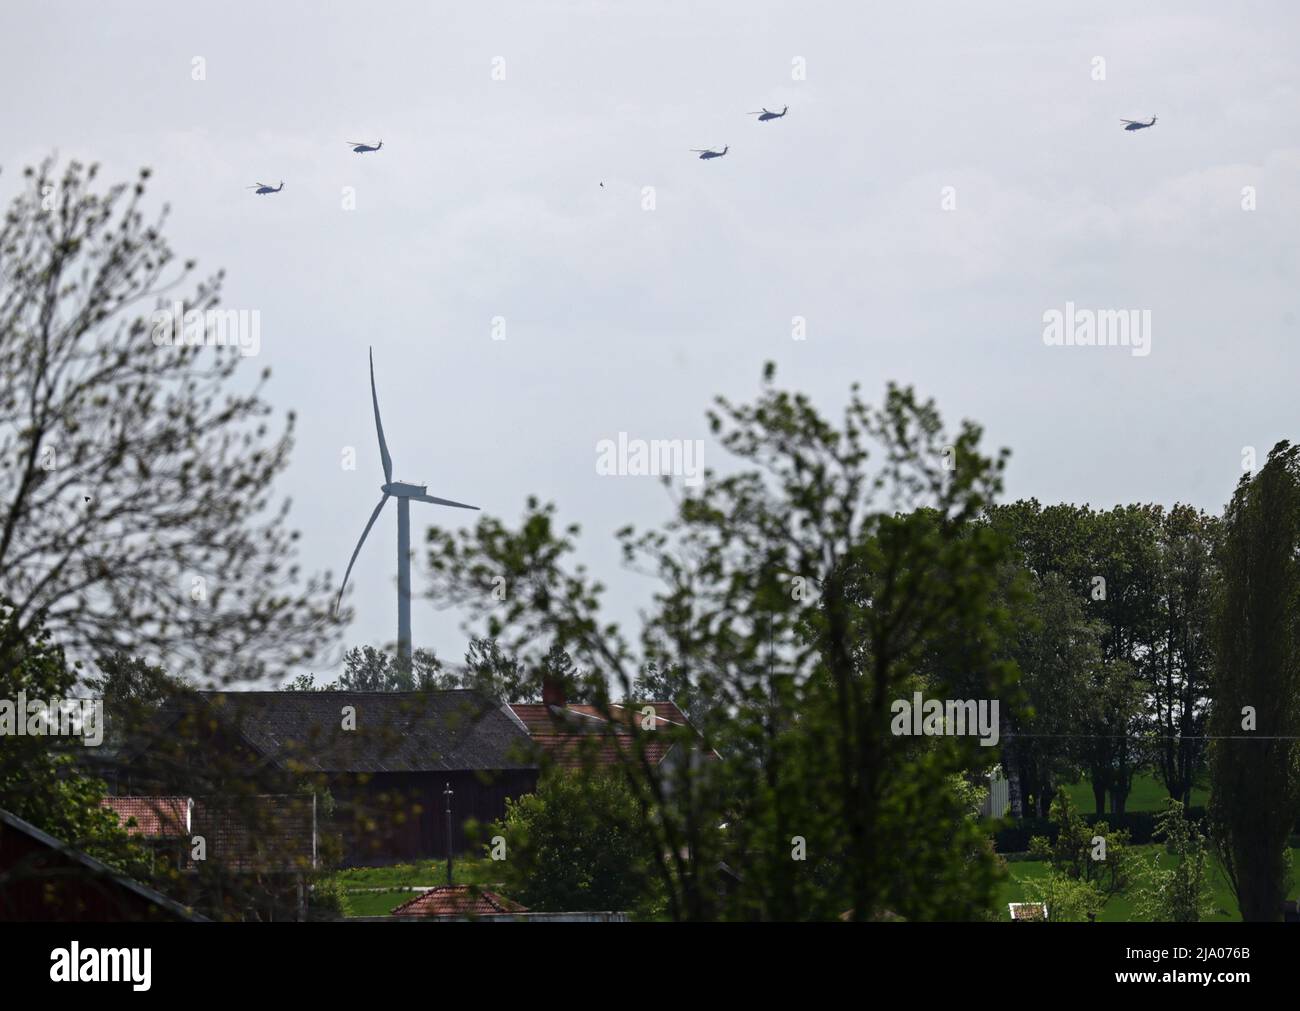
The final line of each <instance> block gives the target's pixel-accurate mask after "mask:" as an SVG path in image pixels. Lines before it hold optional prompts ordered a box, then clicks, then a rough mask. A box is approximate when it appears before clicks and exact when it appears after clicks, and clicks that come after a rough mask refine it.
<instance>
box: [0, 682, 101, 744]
mask: <svg viewBox="0 0 1300 1011" xmlns="http://www.w3.org/2000/svg"><path fill="white" fill-rule="evenodd" d="M0 737H80V738H81V743H82V744H84V745H85V746H86V747H88V748H97V747H99V745H101V744H102V743H103V742H104V700H103V699H50V700H49V701H48V702H47V701H46V700H45V699H29V698H28V697H27V693H26V692H19V693H18V697H17V698H16V699H0Z"/></svg>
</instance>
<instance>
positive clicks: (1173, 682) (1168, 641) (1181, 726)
mask: <svg viewBox="0 0 1300 1011" xmlns="http://www.w3.org/2000/svg"><path fill="white" fill-rule="evenodd" d="M1159 536H1160V568H1159V574H1160V590H1159V600H1160V611H1159V614H1158V621H1159V626H1158V633H1157V639H1156V643H1155V648H1154V651H1153V656H1152V662H1151V663H1150V664H1149V665H1148V668H1147V677H1146V684H1147V687H1148V695H1149V698H1150V700H1151V701H1150V706H1149V708H1150V711H1151V723H1152V725H1153V727H1154V729H1155V733H1156V735H1157V738H1158V743H1157V745H1156V747H1155V749H1154V750H1155V758H1156V768H1157V769H1158V770H1159V772H1160V776H1161V778H1162V779H1163V780H1164V784H1165V787H1166V789H1168V790H1169V795H1170V796H1171V797H1174V798H1175V799H1178V800H1181V801H1182V803H1183V807H1184V809H1186V808H1188V807H1190V806H1191V802H1192V786H1193V784H1194V782H1195V780H1196V777H1197V775H1198V774H1199V773H1200V772H1201V771H1202V770H1203V768H1204V765H1205V754H1206V741H1205V726H1206V720H1207V718H1208V716H1209V709H1210V705H1209V703H1210V695H1211V692H1212V684H1211V674H1212V672H1213V665H1214V656H1213V629H1212V616H1213V597H1214V592H1215V587H1216V584H1217V581H1218V567H1217V564H1216V562H1215V545H1216V543H1217V540H1218V537H1219V521H1218V519H1217V518H1215V517H1213V516H1208V515H1206V514H1205V513H1203V512H1200V511H1198V510H1196V509H1193V508H1192V507H1191V506H1184V505H1177V506H1174V508H1172V509H1171V510H1169V512H1168V513H1165V514H1164V515H1163V517H1162V518H1161V526H1160V531H1159Z"/></svg>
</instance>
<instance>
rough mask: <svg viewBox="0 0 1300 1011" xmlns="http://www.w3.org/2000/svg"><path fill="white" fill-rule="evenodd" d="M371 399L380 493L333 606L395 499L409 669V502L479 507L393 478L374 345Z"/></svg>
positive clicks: (400, 623) (402, 648) (403, 649)
mask: <svg viewBox="0 0 1300 1011" xmlns="http://www.w3.org/2000/svg"><path fill="white" fill-rule="evenodd" d="M370 399H371V401H372V402H373V403H374V406H375V431H376V432H377V433H378V434H379V456H380V459H381V460H382V461H383V465H384V483H383V484H382V485H380V486H379V490H380V491H381V492H383V497H382V498H381V499H380V500H379V504H378V505H377V506H375V511H374V512H372V513H371V514H370V521H369V522H368V523H367V524H366V528H365V529H364V530H362V531H361V539H360V540H359V541H357V546H356V547H355V548H354V549H353V551H352V558H351V559H350V560H349V561H348V567H347V571H346V572H344V573H343V582H342V584H341V585H340V586H339V595H338V599H336V600H335V601H334V610H335V612H336V613H337V612H338V609H339V605H340V604H341V603H342V601H343V590H344V589H345V588H346V587H347V585H348V576H350V575H351V574H352V566H353V565H354V564H355V563H356V560H357V555H359V554H360V553H361V545H363V544H364V543H365V542H366V535H367V534H368V533H370V528H371V527H373V526H374V525H375V520H377V519H379V514H380V513H381V512H382V511H383V508H384V506H385V504H387V502H388V500H389V499H390V498H395V499H397V666H398V669H400V670H403V671H409V670H410V669H411V503H412V502H413V501H414V502H431V503H433V504H434V505H443V506H451V507H452V508H454V509H478V506H472V505H466V504H465V503H464V502H453V501H452V500H451V499H446V498H435V497H434V496H433V495H430V494H429V492H428V488H427V487H426V486H425V485H422V484H407V483H406V482H404V481H394V480H393V458H392V457H391V456H389V455H388V443H387V442H385V441H384V423H383V422H382V421H380V420H379V394H378V393H377V392H376V390H375V351H374V349H373V348H371V349H370Z"/></svg>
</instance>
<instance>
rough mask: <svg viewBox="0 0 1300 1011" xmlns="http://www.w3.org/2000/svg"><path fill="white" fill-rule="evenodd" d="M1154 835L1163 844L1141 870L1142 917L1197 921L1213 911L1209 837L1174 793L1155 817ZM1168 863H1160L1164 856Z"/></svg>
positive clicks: (1139, 897) (1138, 903)
mask: <svg viewBox="0 0 1300 1011" xmlns="http://www.w3.org/2000/svg"><path fill="white" fill-rule="evenodd" d="M1155 838H1157V839H1162V840H1163V841H1164V844H1165V845H1164V846H1163V847H1161V849H1163V850H1164V852H1163V853H1162V852H1160V851H1159V850H1157V851H1156V852H1155V853H1153V854H1152V855H1151V862H1150V863H1149V864H1148V865H1147V866H1146V867H1145V868H1143V869H1142V871H1141V878H1142V880H1141V883H1140V885H1139V888H1138V893H1137V901H1136V908H1137V913H1138V916H1139V918H1141V919H1144V920H1156V921H1159V922H1164V923H1196V922H1197V921H1199V920H1204V919H1207V918H1208V917H1210V916H1211V915H1213V913H1214V893H1213V890H1212V889H1211V888H1210V874H1209V871H1210V859H1209V858H1210V845H1209V840H1208V839H1206V838H1205V836H1204V835H1203V834H1202V833H1201V831H1200V829H1198V828H1197V827H1196V823H1195V822H1194V821H1192V820H1191V819H1190V818H1188V817H1187V816H1186V813H1185V812H1184V810H1183V806H1182V804H1181V803H1180V802H1179V801H1178V800H1177V799H1176V798H1173V797H1171V798H1170V799H1169V800H1168V801H1166V803H1165V808H1164V810H1163V811H1161V812H1160V815H1159V816H1158V817H1157V819H1156V832H1155ZM1162 857H1171V858H1172V860H1168V861H1166V862H1167V863H1168V864H1169V866H1168V867H1161V866H1160V865H1161V858H1162Z"/></svg>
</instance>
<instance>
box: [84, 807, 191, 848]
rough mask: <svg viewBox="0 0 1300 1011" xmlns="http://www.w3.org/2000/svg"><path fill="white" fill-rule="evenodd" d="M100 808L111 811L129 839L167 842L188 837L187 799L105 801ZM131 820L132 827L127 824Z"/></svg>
mask: <svg viewBox="0 0 1300 1011" xmlns="http://www.w3.org/2000/svg"><path fill="white" fill-rule="evenodd" d="M99 806H100V807H106V808H108V809H109V810H110V811H113V812H114V813H115V814H116V815H117V818H118V823H119V824H120V825H122V827H123V828H125V829H126V830H127V832H128V833H129V834H131V835H136V836H143V837H145V838H147V839H168V838H177V837H179V836H184V835H187V834H188V833H189V807H190V802H189V798H188V797H105V798H104V799H103V800H101V801H100V802H99ZM131 818H134V819H135V824H134V825H128V824H127V822H128V820H129V819H131Z"/></svg>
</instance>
